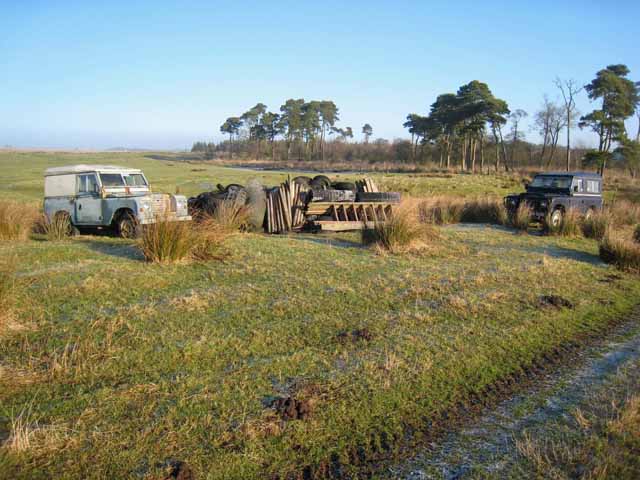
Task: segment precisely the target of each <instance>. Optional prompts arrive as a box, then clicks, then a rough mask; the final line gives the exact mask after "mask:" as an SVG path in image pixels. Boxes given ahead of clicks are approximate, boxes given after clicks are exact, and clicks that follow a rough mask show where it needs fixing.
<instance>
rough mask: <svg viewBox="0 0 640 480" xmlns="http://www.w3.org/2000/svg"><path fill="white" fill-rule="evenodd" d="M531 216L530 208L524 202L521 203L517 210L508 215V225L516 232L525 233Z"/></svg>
mask: <svg viewBox="0 0 640 480" xmlns="http://www.w3.org/2000/svg"><path fill="white" fill-rule="evenodd" d="M532 215H533V211H532V210H531V207H530V206H529V205H527V204H526V203H525V202H521V203H520V205H518V209H517V210H516V211H515V212H513V214H511V215H510V218H509V224H510V225H511V226H512V227H513V228H515V229H517V230H522V231H523V232H526V231H527V230H528V229H529V224H530V223H531V217H532Z"/></svg>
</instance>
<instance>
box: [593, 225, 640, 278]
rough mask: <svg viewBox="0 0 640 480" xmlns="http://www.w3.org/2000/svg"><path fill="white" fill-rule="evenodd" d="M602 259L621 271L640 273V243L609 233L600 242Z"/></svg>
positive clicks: (618, 233) (617, 233)
mask: <svg viewBox="0 0 640 480" xmlns="http://www.w3.org/2000/svg"><path fill="white" fill-rule="evenodd" d="M600 258H601V259H602V260H604V261H605V262H607V263H611V264H613V265H615V266H616V267H618V268H619V269H621V270H625V271H629V272H635V273H640V243H637V242H634V241H633V240H632V239H630V238H627V237H625V236H624V235H623V234H622V233H620V232H613V231H609V232H608V233H607V234H606V235H605V236H604V238H603V239H602V241H601V242H600Z"/></svg>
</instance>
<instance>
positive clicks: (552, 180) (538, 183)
mask: <svg viewBox="0 0 640 480" xmlns="http://www.w3.org/2000/svg"><path fill="white" fill-rule="evenodd" d="M529 186H530V187H534V188H563V189H568V188H569V187H570V186H571V177H567V176H562V175H537V176H536V177H534V179H533V180H532V182H531V183H530V184H529Z"/></svg>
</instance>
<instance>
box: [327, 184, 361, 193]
mask: <svg viewBox="0 0 640 480" xmlns="http://www.w3.org/2000/svg"><path fill="white" fill-rule="evenodd" d="M331 188H333V189H335V190H350V191H352V192H355V191H356V190H357V189H356V184H355V183H352V182H334V183H332V184H331Z"/></svg>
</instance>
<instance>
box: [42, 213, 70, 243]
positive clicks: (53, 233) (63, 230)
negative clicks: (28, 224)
mask: <svg viewBox="0 0 640 480" xmlns="http://www.w3.org/2000/svg"><path fill="white" fill-rule="evenodd" d="M34 231H35V232H36V233H40V234H43V235H45V236H46V238H47V240H49V241H51V242H57V241H61V240H65V239H66V238H68V237H69V236H70V234H71V224H70V223H69V216H68V215H55V216H54V217H53V218H52V219H49V218H47V216H46V215H40V217H39V218H38V219H37V220H36V222H35V224H34Z"/></svg>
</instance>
